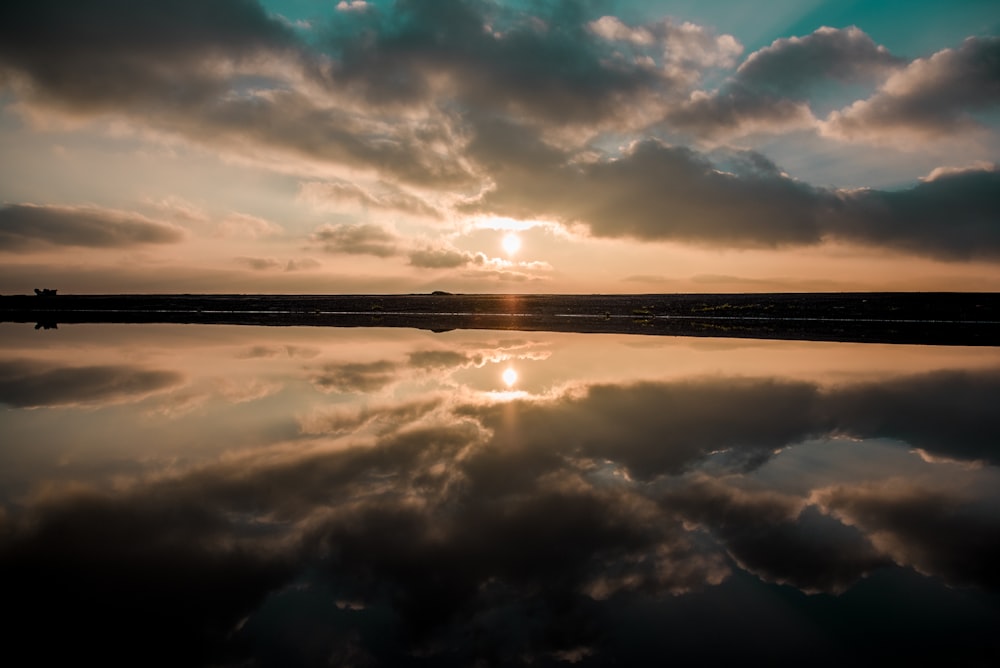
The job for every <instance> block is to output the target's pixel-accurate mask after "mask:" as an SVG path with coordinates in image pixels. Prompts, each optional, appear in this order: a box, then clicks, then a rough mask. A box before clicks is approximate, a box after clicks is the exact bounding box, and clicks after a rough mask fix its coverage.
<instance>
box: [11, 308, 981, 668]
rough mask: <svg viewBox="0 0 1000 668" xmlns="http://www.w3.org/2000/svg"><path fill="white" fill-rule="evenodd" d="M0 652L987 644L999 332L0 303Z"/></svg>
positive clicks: (949, 658) (310, 655)
mask: <svg viewBox="0 0 1000 668" xmlns="http://www.w3.org/2000/svg"><path fill="white" fill-rule="evenodd" d="M0 404H3V405H2V406H0V428H2V432H0V433H2V445H0V504H2V505H0V577H2V579H3V586H2V590H0V591H2V592H3V606H4V608H5V611H6V615H5V616H7V617H8V618H9V617H11V616H13V617H15V619H16V621H15V622H14V624H13V626H10V625H8V628H7V629H6V631H7V634H9V635H8V637H7V638H6V639H5V640H4V643H5V648H6V649H7V651H13V648H18V647H20V648H21V649H27V650H28V651H30V652H31V653H32V654H31V656H34V657H36V658H35V659H34V660H33V663H42V662H44V660H49V659H53V658H57V657H58V658H67V657H72V658H77V659H83V658H85V657H97V658H98V659H99V660H100V661H103V663H105V664H108V663H117V662H128V663H131V664H132V665H149V664H166V665H179V666H191V665H264V666H320V665H334V666H340V665H343V666H348V665H350V666H367V665H390V666H395V665H419V666H436V665H455V666H467V665H532V666H549V665H573V664H575V665H577V666H589V665H665V664H667V663H673V664H675V665H678V664H679V665H689V664H707V663H718V662H719V661H733V662H734V663H739V664H742V665H747V664H750V665H753V664H764V665H773V664H775V663H779V664H780V663H786V664H794V665H858V664H871V665H882V664H886V663H894V664H897V663H905V664H908V665H910V664H920V663H929V664H943V663H950V664H952V665H955V664H959V665H987V664H989V663H991V662H992V661H997V660H998V659H1000V637H998V634H997V629H1000V570H998V569H1000V469H998V465H1000V349H996V348H976V349H971V348H957V347H926V346H923V347H921V346H875V345H861V344H836V343H804V342H780V341H750V340H742V341H737V340H726V339H714V340H713V339H672V338H651V337H628V336H605V335H576V334H539V333H534V332H532V333H513V332H484V331H453V332H446V333H442V334H433V333H429V332H420V331H410V330H398V329H397V330H382V329H322V328H255V327H221V326H220V327H214V326H181V325H159V326H142V325H125V326H122V325H118V326H111V325H108V326H104V325H77V326H64V327H62V328H60V329H58V330H53V331H35V330H34V329H33V328H32V327H31V326H26V325H14V324H4V325H0Z"/></svg>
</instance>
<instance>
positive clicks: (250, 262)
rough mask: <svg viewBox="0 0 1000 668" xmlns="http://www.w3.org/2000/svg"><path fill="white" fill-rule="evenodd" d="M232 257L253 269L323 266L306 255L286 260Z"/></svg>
mask: <svg viewBox="0 0 1000 668" xmlns="http://www.w3.org/2000/svg"><path fill="white" fill-rule="evenodd" d="M233 259H234V260H235V261H236V262H239V263H240V264H243V265H246V266H247V267H249V268H250V269H253V270H254V271H279V270H280V271H309V270H311V269H316V268H318V267H321V266H323V265H322V264H320V263H319V262H317V261H316V260H314V259H312V258H308V257H307V258H301V259H298V260H288V261H287V262H286V261H282V260H278V259H275V258H273V257H247V256H239V257H236V258H233Z"/></svg>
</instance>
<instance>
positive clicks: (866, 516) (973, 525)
mask: <svg viewBox="0 0 1000 668" xmlns="http://www.w3.org/2000/svg"><path fill="white" fill-rule="evenodd" d="M813 501H814V502H815V503H816V504H817V505H818V507H820V508H822V509H823V510H824V511H825V512H827V513H829V514H830V515H831V516H833V517H836V518H837V519H839V520H840V521H842V522H844V523H845V524H848V525H850V526H854V527H857V528H858V529H859V530H861V531H863V532H865V533H866V534H867V536H868V537H869V538H870V539H871V541H872V543H873V544H874V545H875V547H876V548H877V549H878V550H879V551H880V552H881V553H883V554H885V555H886V556H888V557H889V558H891V559H892V560H894V561H895V562H896V563H898V564H903V565H907V566H911V567H913V568H914V569H916V570H917V571H918V572H920V573H924V574H926V575H933V576H937V577H940V578H943V579H944V580H945V581H946V582H948V583H950V584H955V585H974V586H984V587H988V588H994V589H996V588H1000V571H998V570H997V564H1000V514H998V511H1000V499H998V498H994V499H991V500H986V499H977V498H974V497H970V496H966V495H964V494H956V493H954V492H950V491H946V490H935V489H928V488H926V487H924V486H921V485H918V484H914V483H912V482H910V481H907V480H902V479H895V480H891V481H883V482H880V483H879V484H877V485H874V484H870V483H869V484H862V485H845V486H837V487H831V488H827V489H822V490H818V491H816V492H815V493H814V494H813ZM990 501H992V504H991V503H990Z"/></svg>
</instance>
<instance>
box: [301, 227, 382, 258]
mask: <svg viewBox="0 0 1000 668" xmlns="http://www.w3.org/2000/svg"><path fill="white" fill-rule="evenodd" d="M311 240H312V241H313V242H315V243H319V244H322V247H323V250H325V251H326V252H328V253H344V254H348V255H375V256H376V257H392V256H393V255H397V254H398V253H399V243H400V239H399V237H397V236H396V235H395V234H394V233H393V232H390V231H389V230H387V229H385V228H384V227H379V226H378V225H372V224H371V223H354V224H341V225H323V226H322V227H320V228H319V229H317V230H316V231H315V232H313V234H312V237H311Z"/></svg>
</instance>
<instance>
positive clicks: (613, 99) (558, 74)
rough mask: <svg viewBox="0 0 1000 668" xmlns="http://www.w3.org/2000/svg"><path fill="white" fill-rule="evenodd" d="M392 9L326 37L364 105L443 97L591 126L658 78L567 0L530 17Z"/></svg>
mask: <svg viewBox="0 0 1000 668" xmlns="http://www.w3.org/2000/svg"><path fill="white" fill-rule="evenodd" d="M396 10H397V11H395V12H393V14H392V15H387V16H385V17H384V18H383V17H381V15H377V14H365V15H364V17H363V22H362V23H360V24H359V25H352V24H350V23H347V22H345V23H343V24H342V28H341V32H340V33H339V34H338V35H337V39H336V40H335V44H336V45H337V47H338V49H339V50H340V52H341V53H342V54H343V56H342V57H341V58H340V59H339V61H338V62H337V63H336V64H335V66H334V70H333V75H332V76H333V79H334V80H335V81H336V82H337V83H339V84H340V85H347V86H351V87H353V88H355V89H357V90H358V91H359V92H360V93H361V94H362V95H363V96H364V97H365V99H366V100H367V101H368V102H369V103H370V104H374V105H379V106H383V105H411V106H412V105H415V104H419V103H423V102H426V101H427V100H429V99H431V98H432V97H433V96H437V95H444V96H447V97H452V98H455V99H457V100H459V101H461V103H462V104H463V105H466V106H468V107H470V108H473V109H480V110H483V109H487V110H503V111H504V112H507V113H512V114H525V115H528V116H530V117H532V118H534V119H537V120H540V121H547V122H558V123H595V122H600V121H602V120H612V119H614V117H615V116H616V115H619V110H620V108H621V107H622V106H624V105H628V104H629V103H631V104H633V105H635V104H636V103H637V102H639V101H641V100H642V99H644V98H646V97H647V96H650V95H654V94H655V93H656V91H657V89H658V88H659V87H660V86H661V85H662V77H661V74H660V73H658V72H656V71H655V70H654V69H651V68H650V67H648V66H647V65H645V64H644V63H636V62H628V61H626V60H616V59H614V58H613V57H611V56H612V52H611V50H610V49H609V48H608V45H607V44H606V42H605V41H604V40H601V39H599V38H598V37H597V36H596V35H594V34H593V33H592V32H591V31H589V30H588V29H587V28H586V24H585V22H584V18H583V15H582V14H583V12H582V8H581V7H580V6H579V5H578V4H576V3H572V2H567V3H559V4H558V5H556V6H555V8H553V9H551V10H547V11H543V12H542V13H541V14H539V15H537V16H525V15H518V14H517V13H514V12H512V11H509V10H504V9H503V8H501V7H499V6H496V5H492V4H488V3H482V2H463V1H457V0H448V1H444V2H435V3H421V2H404V3H400V4H399V5H397V7H396Z"/></svg>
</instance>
